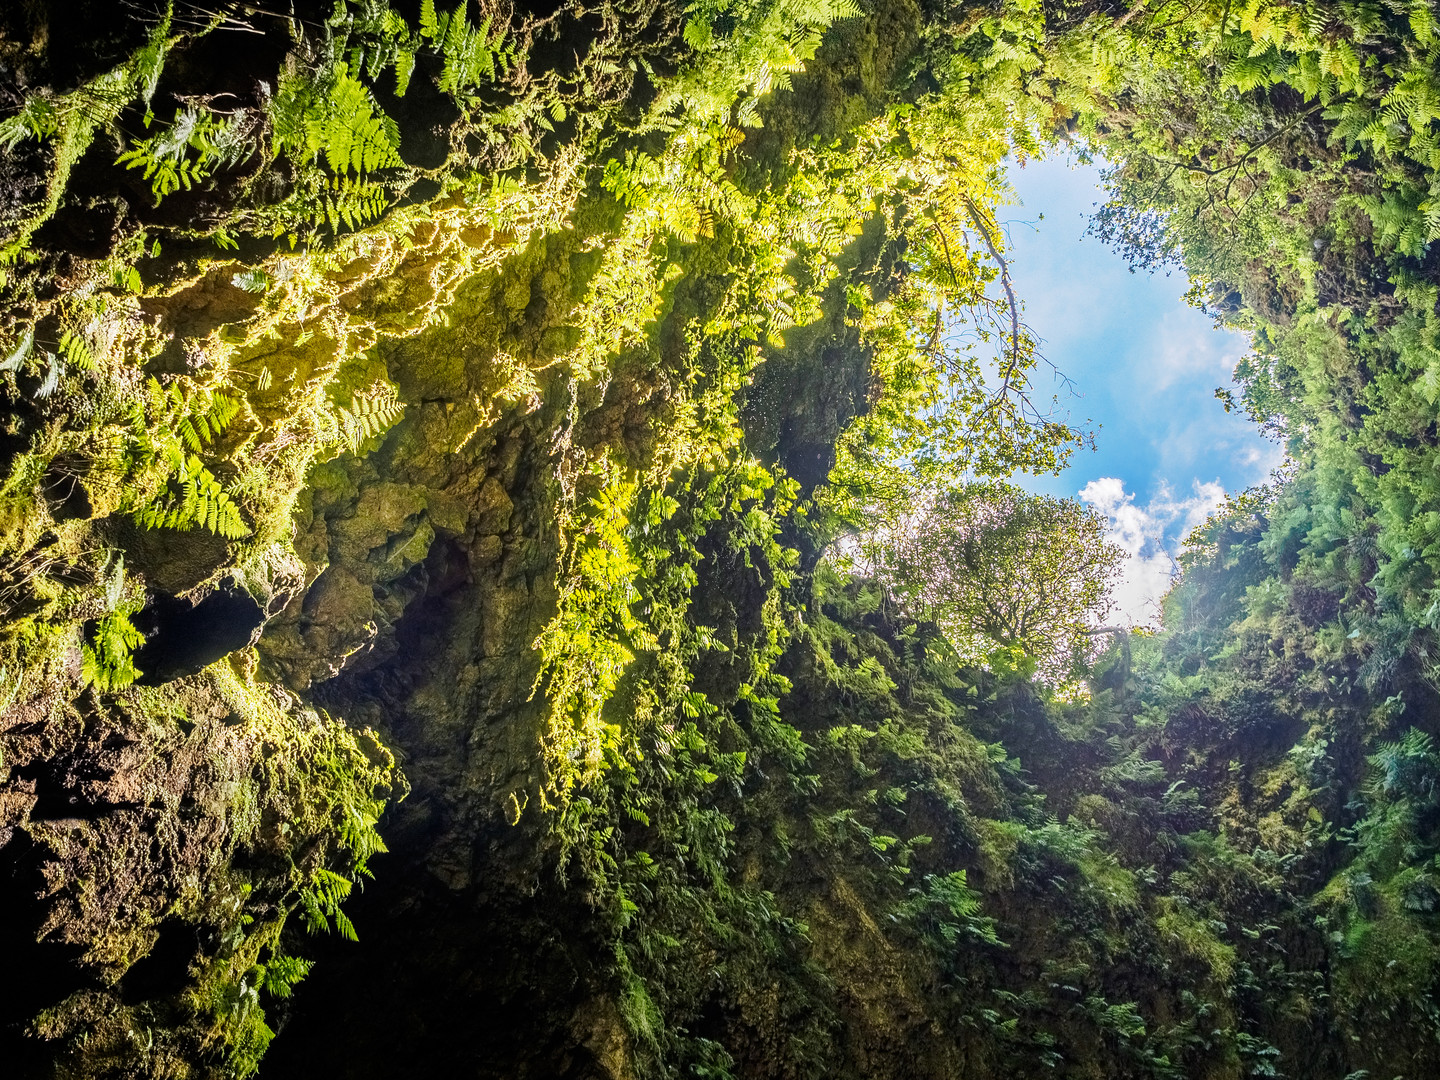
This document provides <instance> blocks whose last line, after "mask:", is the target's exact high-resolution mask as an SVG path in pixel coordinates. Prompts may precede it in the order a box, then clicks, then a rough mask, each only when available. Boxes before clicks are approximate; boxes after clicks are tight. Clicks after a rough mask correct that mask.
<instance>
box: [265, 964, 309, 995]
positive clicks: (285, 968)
mask: <svg viewBox="0 0 1440 1080" xmlns="http://www.w3.org/2000/svg"><path fill="white" fill-rule="evenodd" d="M312 967H314V963H313V962H312V961H310V960H302V959H300V957H298V956H286V955H284V954H283V953H279V954H276V955H273V956H271V957H270V959H269V961H267V962H266V963H264V964H261V965H259V968H260V971H259V975H260V980H259V981H260V985H261V986H263V987H264V988H265V992H266V993H268V994H270V995H272V996H273V997H277V998H288V997H289V996H290V994H291V993H292V991H293V990H294V987H295V984H296V983H298V982H300V980H301V979H303V978H305V976H306V975H309V974H310V969H311V968H312Z"/></svg>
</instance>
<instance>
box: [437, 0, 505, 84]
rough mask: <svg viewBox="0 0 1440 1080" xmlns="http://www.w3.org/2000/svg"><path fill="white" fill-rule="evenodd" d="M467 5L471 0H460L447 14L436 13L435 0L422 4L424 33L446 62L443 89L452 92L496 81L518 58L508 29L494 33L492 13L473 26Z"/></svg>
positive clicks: (442, 76)
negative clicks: (507, 39)
mask: <svg viewBox="0 0 1440 1080" xmlns="http://www.w3.org/2000/svg"><path fill="white" fill-rule="evenodd" d="M467 4H468V0H460V4H459V5H458V6H457V7H456V8H455V10H454V11H452V12H449V13H448V14H444V15H437V14H436V12H435V3H434V0H424V2H423V3H422V4H421V5H420V35H421V37H423V38H426V39H428V40H430V41H432V42H434V43H435V44H436V45H438V46H439V48H440V54H441V56H442V58H443V59H444V62H445V66H444V68H443V69H442V70H441V72H440V89H441V90H443V91H444V92H446V93H449V94H461V93H464V92H465V91H467V90H472V89H474V88H475V87H478V86H480V85H482V83H483V82H486V81H491V80H493V79H494V78H495V74H496V71H497V70H501V69H503V70H508V69H509V66H510V63H511V62H512V60H513V59H514V53H513V50H512V49H511V48H510V47H508V46H507V45H506V43H505V32H504V30H503V29H500V30H496V31H495V33H494V35H493V36H492V35H491V32H490V31H491V25H492V20H491V19H490V17H489V16H488V15H487V16H486V17H485V20H484V21H483V22H482V23H481V24H480V25H479V26H472V25H471V24H470V21H469V19H468V18H467V16H466V13H465V9H466V7H467Z"/></svg>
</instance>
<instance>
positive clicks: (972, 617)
mask: <svg viewBox="0 0 1440 1080" xmlns="http://www.w3.org/2000/svg"><path fill="white" fill-rule="evenodd" d="M1105 527H1106V523H1105V520H1104V518H1103V517H1101V515H1100V514H1098V513H1097V512H1096V511H1095V510H1093V509H1092V508H1090V507H1087V506H1084V505H1082V504H1081V503H1079V502H1077V501H1075V500H1073V499H1059V498H1055V497H1054V496H1050V495H1034V494H1031V493H1029V492H1026V491H1024V490H1022V489H1020V488H1018V487H1015V486H1013V485H1011V484H1006V483H1002V482H998V481H993V482H989V483H975V484H968V485H965V486H963V487H956V488H951V489H949V490H947V491H944V492H942V493H941V494H940V495H939V496H937V497H936V498H935V499H934V501H933V502H932V503H931V504H930V505H929V506H927V507H925V508H924V509H922V510H920V511H919V512H918V514H916V515H915V517H914V519H913V520H912V521H910V522H908V523H906V524H905V525H904V526H902V528H901V529H899V530H897V532H896V534H894V535H892V536H890V537H888V538H886V539H884V540H881V541H880V557H881V559H882V560H883V569H882V573H883V575H884V577H885V578H886V580H887V582H888V584H889V585H890V587H891V588H892V589H894V591H895V592H896V594H897V595H898V596H900V597H901V598H902V599H903V601H904V603H905V604H906V606H907V607H908V608H909V609H911V610H913V611H914V612H915V613H916V614H917V615H919V616H921V617H928V618H933V619H934V620H935V621H936V622H937V623H939V624H940V626H941V627H943V628H944V630H945V632H946V633H947V635H948V636H949V637H950V639H951V641H952V642H953V643H954V644H955V645H956V647H957V649H958V650H959V651H960V653H961V654H962V655H969V656H972V657H980V656H984V655H985V654H987V653H989V652H991V651H992V650H993V649H994V648H995V647H996V646H1000V647H1002V648H1007V649H1018V650H1019V651H1020V652H1022V653H1024V655H1025V656H1027V657H1029V658H1030V659H1031V660H1033V661H1034V662H1035V664H1036V666H1037V670H1038V671H1039V672H1040V673H1041V675H1042V676H1043V677H1045V678H1047V679H1051V680H1063V679H1066V678H1072V677H1074V676H1075V675H1077V674H1078V673H1079V672H1080V671H1081V670H1082V669H1083V663H1084V660H1085V658H1086V657H1087V656H1088V655H1090V654H1091V653H1092V652H1093V651H1094V650H1093V647H1092V645H1093V641H1094V634H1093V631H1094V630H1096V629H1097V628H1098V627H1099V626H1100V624H1101V623H1103V621H1104V619H1105V617H1106V616H1107V615H1108V614H1109V613H1110V611H1111V609H1112V607H1113V602H1112V599H1111V596H1110V593H1111V590H1112V588H1113V587H1114V585H1115V583H1116V582H1117V581H1118V579H1119V575H1120V568H1121V565H1122V563H1123V561H1124V559H1125V552H1124V551H1123V550H1122V549H1121V548H1119V547H1118V546H1116V545H1115V544H1113V543H1111V542H1109V541H1108V540H1106V539H1105Z"/></svg>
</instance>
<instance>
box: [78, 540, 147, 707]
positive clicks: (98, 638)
mask: <svg viewBox="0 0 1440 1080" xmlns="http://www.w3.org/2000/svg"><path fill="white" fill-rule="evenodd" d="M102 595H103V597H104V601H105V614H104V615H102V616H101V617H100V619H99V620H97V622H96V624H95V631H94V633H93V634H92V635H91V639H90V640H89V641H87V642H84V643H82V644H81V646H80V684H81V685H82V686H94V687H95V688H96V689H98V690H101V691H111V690H119V689H121V688H122V687H125V686H129V685H130V684H131V683H133V682H134V681H135V680H136V679H137V678H139V677H140V675H141V672H140V671H139V669H137V668H136V667H135V661H134V659H133V658H132V657H131V655H130V654H131V652H132V651H133V650H134V649H137V648H139V647H140V646H141V645H143V644H144V643H145V635H144V634H142V633H140V631H139V630H137V629H135V626H134V624H132V623H131V622H130V611H129V610H127V609H126V608H125V607H124V606H122V603H121V601H122V600H123V599H124V596H125V557H124V556H123V555H122V556H120V557H119V558H117V559H116V560H115V564H114V568H113V570H112V571H111V573H110V578H109V580H108V581H106V583H105V588H104V592H103V594H102Z"/></svg>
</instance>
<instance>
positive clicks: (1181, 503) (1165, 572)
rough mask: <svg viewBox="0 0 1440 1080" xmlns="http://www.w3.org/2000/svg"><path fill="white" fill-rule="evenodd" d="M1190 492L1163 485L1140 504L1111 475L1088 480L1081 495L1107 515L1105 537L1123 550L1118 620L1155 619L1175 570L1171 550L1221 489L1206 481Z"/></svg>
mask: <svg viewBox="0 0 1440 1080" xmlns="http://www.w3.org/2000/svg"><path fill="white" fill-rule="evenodd" d="M1192 488H1193V491H1194V494H1192V495H1191V496H1189V497H1188V498H1183V499H1182V498H1177V497H1176V496H1175V494H1174V493H1173V492H1172V491H1171V490H1170V488H1169V486H1168V485H1164V484H1162V485H1161V487H1160V490H1159V491H1158V492H1156V494H1155V496H1154V498H1152V499H1151V500H1150V502H1149V503H1148V504H1146V505H1145V506H1140V505H1138V504H1137V503H1136V502H1135V496H1134V495H1133V494H1132V493H1130V492H1127V491H1126V490H1125V482H1124V481H1123V480H1120V479H1119V478H1117V477H1114V476H1103V477H1101V478H1100V479H1099V480H1091V481H1090V482H1089V483H1088V484H1086V485H1085V486H1084V487H1083V488H1081V490H1080V499H1081V501H1082V502H1087V503H1089V504H1090V505H1091V506H1093V507H1095V509H1096V510H1098V511H1100V513H1102V514H1104V515H1105V516H1106V517H1107V518H1109V521H1110V525H1109V528H1108V529H1107V530H1106V533H1105V538H1106V539H1107V540H1109V541H1111V542H1112V543H1114V544H1117V545H1118V546H1119V547H1121V548H1123V549H1124V551H1125V554H1126V560H1125V565H1124V567H1123V569H1122V576H1121V579H1120V584H1119V585H1118V586H1116V589H1115V604H1116V615H1117V616H1118V621H1119V622H1121V623H1125V624H1128V625H1131V626H1153V625H1156V624H1158V623H1159V621H1160V598H1161V597H1162V596H1164V595H1165V593H1166V591H1167V590H1169V588H1170V586H1171V584H1172V583H1173V581H1174V578H1175V575H1176V573H1177V572H1178V567H1177V566H1176V564H1175V559H1174V555H1173V552H1174V551H1175V549H1176V547H1177V545H1178V544H1179V542H1180V540H1181V539H1183V538H1184V536H1185V534H1186V533H1188V532H1189V531H1190V530H1191V529H1193V528H1194V527H1195V526H1196V525H1199V524H1200V523H1201V522H1202V521H1204V520H1205V518H1206V517H1207V516H1208V515H1209V514H1210V513H1212V512H1213V511H1214V510H1215V509H1216V508H1217V507H1218V506H1219V505H1220V504H1221V503H1222V502H1223V501H1224V499H1225V489H1224V488H1222V487H1221V486H1220V484H1219V483H1217V482H1214V481H1211V482H1209V483H1201V482H1200V481H1199V480H1196V481H1195V482H1194V483H1193V484H1192Z"/></svg>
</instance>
